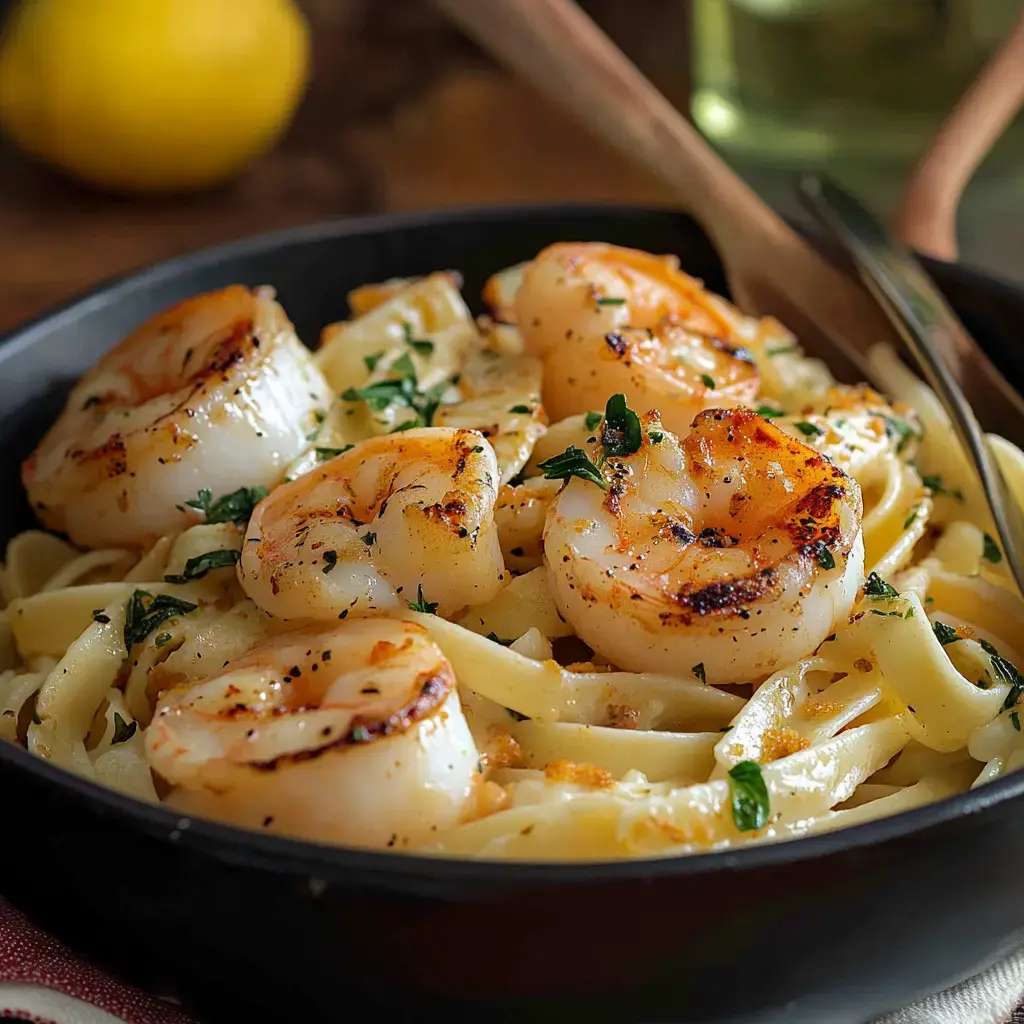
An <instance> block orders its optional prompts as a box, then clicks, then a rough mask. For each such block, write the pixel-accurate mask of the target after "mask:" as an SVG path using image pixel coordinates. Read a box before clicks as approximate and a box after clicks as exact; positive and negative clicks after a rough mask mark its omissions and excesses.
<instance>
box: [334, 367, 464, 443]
mask: <svg viewBox="0 0 1024 1024" xmlns="http://www.w3.org/2000/svg"><path fill="white" fill-rule="evenodd" d="M390 372H391V373H393V374H398V376H397V377H391V378H389V379H387V380H379V381H377V382H376V383H374V384H367V385H366V387H362V388H347V389H346V390H345V391H343V392H342V393H341V397H342V399H343V400H344V401H346V402H366V404H367V405H368V406H369V407H370V409H371V411H372V412H380V411H381V410H383V409H386V408H387V407H388V406H389V405H398V406H405V407H407V408H409V409H412V410H413V412H415V413H416V416H417V422H418V425H421V426H425V427H429V426H432V425H433V422H434V413H435V412H437V407H438V406H439V405H440V404H441V396H442V395H443V394H444V392H445V389H446V388H447V387H448V381H441V383H440V384H435V385H434V386H433V387H430V388H427V389H426V390H425V391H421V390H420V389H419V387H418V385H417V382H416V368H415V367H414V366H413V364H412V360H411V359H410V358H409V353H408V352H406V353H404V354H403V355H402V357H401V358H400V359H396V360H395V362H394V363H393V364H392V365H391V369H390ZM403 425H404V424H403Z"/></svg>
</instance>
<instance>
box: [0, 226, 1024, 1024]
mask: <svg viewBox="0 0 1024 1024" xmlns="http://www.w3.org/2000/svg"><path fill="white" fill-rule="evenodd" d="M565 239H576V240H596V239H603V240H607V241H611V242H618V243H623V244H628V245H634V246H637V247H640V248H644V249H649V250H653V251H656V252H674V253H678V254H680V256H681V257H682V259H683V263H684V266H685V267H686V269H687V270H688V271H690V272H691V273H694V274H696V275H698V276H700V277H703V278H704V279H705V280H706V281H707V282H708V283H709V285H710V286H711V287H712V288H714V289H718V290H724V288H725V282H724V280H723V277H722V271H721V266H720V265H719V263H718V261H717V258H716V256H715V254H714V251H713V250H712V248H711V246H710V245H709V244H708V241H707V239H706V238H705V236H704V235H703V234H701V232H700V231H699V230H698V229H697V228H696V227H695V225H694V224H693V222H692V221H690V220H688V219H687V218H685V217H683V216H680V215H678V214H675V213H671V212H665V211H659V210H644V209H630V208H619V207H606V206H599V207H593V206H589V207H546V208H513V209H502V210H478V211H467V212H459V213H446V214H433V215H426V216H402V217H382V218H375V219H372V220H366V221H346V222H343V223H339V224H329V225H325V226H317V227H311V228H300V229H298V230H293V231H286V232H281V233H278V234H274V235H268V236H265V237H261V238H257V239H253V240H249V241H244V242H240V243H237V244H233V245H228V246H224V247H221V248H218V249H214V250H210V251H207V252H203V253H199V254H197V255H194V256H188V257H185V258H183V259H179V260H175V261H172V262H170V263H165V264H163V265H161V266H158V267H155V268H153V269H151V270H147V271H143V272H142V273H140V274H135V275H133V276H131V277H128V278H125V279H123V280H120V281H118V282H115V283H113V284H110V285H107V286H106V287H103V288H101V289H99V290H98V291H95V292H93V293H92V294H91V295H89V296H87V297H86V298H84V299H81V300H79V301H77V302H74V303H72V304H71V305H69V306H66V307H64V308H63V309H61V310H59V311H57V312H55V313H53V314H51V315H50V316H48V317H45V318H43V319H42V320H39V321H37V322H35V323H33V324H30V325H28V326H27V327H24V328H22V329H21V330H19V331H17V332H15V333H14V334H13V335H10V336H8V337H7V338H6V339H5V340H4V341H3V342H2V344H0V480H2V481H3V483H4V485H5V486H7V487H10V488H11V490H10V491H9V492H7V493H8V498H7V499H6V501H5V502H4V503H3V506H2V508H0V538H2V537H5V536H9V535H10V534H12V533H13V532H15V531H16V530H18V529H21V528H23V527H25V526H27V525H28V524H29V523H30V522H31V516H30V513H29V510H28V508H27V506H26V504H25V501H24V498H23V496H22V490H21V485H20V481H19V476H18V465H19V462H20V460H21V459H22V458H23V457H24V456H25V455H26V454H27V453H28V452H29V450H30V449H31V448H32V447H33V445H34V443H35V442H36V440H37V439H38V437H39V436H40V434H41V432H42V431H43V429H44V428H45V426H46V424H47V423H48V422H49V421H50V420H51V419H52V417H53V416H54V415H55V414H56V412H57V411H58V409H59V408H60V405H61V401H62V398H63V395H64V394H65V392H66V390H67V388H68V386H69V385H70V383H71V382H72V381H73V380H74V379H75V378H76V377H77V376H78V375H79V374H80V373H82V372H83V371H84V370H85V369H86V368H87V367H88V366H89V364H90V363H92V361H93V360H94V359H95V358H96V357H97V356H99V355H100V353H101V352H103V351H104V350H105V349H106V348H107V347H109V346H110V345H111V344H112V343H113V342H114V341H115V340H116V339H117V338H119V337H120V336H122V335H123V334H124V333H126V332H127V331H128V330H129V329H130V328H131V327H132V326H134V325H135V324H136V323H138V322H139V321H140V320H142V319H143V318H144V317H146V316H149V315H150V314H152V313H154V312H156V311H157V310H159V309H161V308H162V307H164V306H166V305H168V304H169V303H171V302H173V301H176V300H178V299H182V298H185V297H187V296H189V295H193V294H195V293H197V292H201V291H205V290H208V289H211V288H217V287H221V286H223V285H227V284H230V283H233V282H240V283H244V284H249V285H258V284H264V283H269V284H273V285H274V286H275V287H276V288H277V290H278V294H279V296H280V299H281V301H282V302H283V304H284V307H285V309H286V310H287V311H288V312H289V314H290V315H291V316H292V318H293V319H294V321H295V323H296V326H297V327H298V330H299V333H300V335H301V336H302V337H303V338H305V339H307V340H311V339H314V338H316V337H317V334H318V331H319V329H320V327H321V326H322V325H324V324H325V323H328V322H329V321H331V320H332V319H337V318H339V317H342V316H343V315H344V314H345V312H346V303H345V293H346V290H347V289H349V288H351V287H353V286H355V285H357V284H360V283H363V282H366V281H375V280H383V279H385V278H388V277H392V276H395V275H411V274H419V273H423V272H426V271H429V270H435V269H439V268H458V269H460V270H461V271H463V273H464V274H465V277H466V294H467V296H468V297H470V298H473V297H475V296H477V295H479V292H480V288H481V286H482V284H483V282H484V280H485V278H486V276H487V275H488V274H489V273H491V272H492V271H495V270H497V269H499V268H501V267H503V266H507V265H509V264H511V263H515V262H517V261H519V260H522V259H525V258H528V257H530V256H532V255H534V254H535V253H536V252H537V251H538V250H539V249H540V248H541V247H542V246H543V245H545V244H547V243H549V242H553V241H557V240H565ZM931 269H932V271H933V273H934V274H935V276H936V278H937V279H938V281H939V283H940V284H941V285H942V287H943V289H944V290H945V292H946V294H947V296H948V297H949V298H950V299H951V300H952V302H953V304H954V305H955V306H956V308H957V310H958V312H959V313H960V314H961V316H962V317H963V318H964V320H965V321H966V323H967V325H968V327H969V328H970V329H971V330H972V331H973V332H974V333H975V335H976V336H977V337H978V338H979V340H981V341H982V343H983V344H984V345H985V346H986V348H988V350H989V351H990V353H991V354H992V356H993V358H994V359H995V360H996V362H997V363H999V365H1000V366H1001V368H1002V369H1003V370H1004V372H1005V373H1006V374H1007V375H1008V376H1009V377H1010V379H1011V380H1016V381H1018V382H1021V381H1024V365H1022V362H1024V360H1022V356H1021V355H1020V354H1019V353H1018V351H1017V348H1016V343H1017V335H1018V325H1019V323H1020V322H1021V320H1022V319H1024V291H1022V290H1020V289H1017V288H1015V287H1013V286H1010V285H1008V284H1005V283H1000V282H997V281H994V280H992V279H991V278H989V277H986V276H984V275H981V274H978V273H975V272H971V271H968V270H965V269H962V268H958V267H955V266H945V265H934V266H932V267H931ZM1016 440H1018V441H1020V440H1022V438H1017V439H1016ZM0 785H2V789H0V793H2V801H3V803H2V807H3V815H4V817H3V822H4V828H3V832H4V835H3V839H2V842H0V885H2V886H3V890H4V892H5V894H6V895H7V897H8V898H9V899H11V900H12V901H13V902H14V903H16V904H17V905H19V906H21V907H22V908H23V909H25V910H26V911H27V912H28V913H29V914H30V915H32V916H33V917H34V919H35V920H36V921H37V922H39V923H40V924H41V925H42V926H44V927H46V928H48V929H50V930H51V931H53V932H55V933H57V934H58V935H60V936H61V937H63V938H65V939H66V940H67V941H69V942H70V943H71V944H73V945H74V946H75V947H76V948H77V949H79V950H81V951H82V952H84V953H85V954H87V955H89V956H91V957H93V958H94V959H96V960H97V961H99V962H100V963H102V964H103V965H104V966H106V967H108V968H112V969H114V970H116V971H117V972H119V973H120V974H122V975H123V976H125V977H127V978H129V979H131V980H133V981H135V982H136V983H137V984H139V985H142V986H145V987H148V988H151V989H156V990H159V991H164V992H173V993H175V994H177V995H178V996H179V997H180V998H181V999H183V1000H184V1001H185V1003H186V1005H187V1006H188V1007H189V1008H190V1009H192V1010H193V1012H195V1013H197V1014H199V1015H201V1016H203V1017H205V1018H206V1019H208V1020H209V1019H218V1020H250V1021H257V1020H289V1021H294V1020H300V1019H312V1020H341V1019H344V1018H346V1017H347V1016H349V1015H351V1014H353V1013H356V1012H364V1011H366V1010H370V1011H371V1012H376V1013H383V1014H384V1015H386V1017H385V1019H390V1020H405V1019H409V1020H417V1021H419V1020H422V1019H423V1018H424V1017H428V1016H430V1015H431V1014H440V1013H445V1014H447V1015H448V1018H449V1019H457V1020H462V1019H465V1020H481V1019H487V1020H494V1021H498V1020H509V1021H512V1020H515V1021H517V1022H521V1021H523V1020H552V1021H555V1020H557V1021H563V1020H567V1019H572V1020H576V1019H581V1020H582V1019H586V1020H588V1021H599V1020H626V1021H654V1020H659V1021H662V1020H671V1021H693V1022H697V1021H715V1022H724V1021H736V1022H739V1021H758V1022H771V1021H786V1022H789V1024H793V1022H813V1024H820V1022H825V1021H827V1022H829V1024H854V1022H863V1021H867V1020H869V1019H870V1018H871V1017H873V1016H875V1015H876V1014H879V1013H881V1012H883V1011H886V1010H890V1009H893V1008H895V1007H897V1006H900V1005H902V1004H905V1003H908V1002H910V1001H912V1000H914V999H916V998H918V997H920V996H922V995H924V994H926V993H929V992H932V991H935V990H937V989H939V988H941V987H944V986H946V985H949V984H952V983H954V982H956V981H958V980H960V979H962V978H964V977H966V976H968V975H969V974H971V973H973V972H975V971H977V970H979V969H981V968H983V967H985V966H986V965H987V964H989V963H991V962H992V961H993V960H994V959H996V958H997V957H999V956H1000V955H1002V954H1004V953H1005V952H1007V951H1008V949H1009V948H1010V947H1011V945H1013V944H1015V943H1016V942H1017V941H1019V940H1020V939H1021V938H1022V937H1024V935H1022V933H1024V889H1022V887H1021V886H1020V884H1019V864H1020V863H1021V860H1022V859H1024V798H1022V797H1024V773H1022V774H1018V775H1015V776H1012V777H1010V778H1007V779H1005V780H1001V781H998V782H996V783H994V784H992V785H990V786H988V787H986V788H984V789H981V790H978V791H976V792H973V793H969V794H965V795H963V796H960V797H956V798H955V799H952V800H948V801H945V802H942V803H939V804H936V805H933V806H931V807H926V808H922V809H920V810H917V811H913V812H911V813H908V814H905V815H901V816H899V817H896V818H892V819H888V820H885V821H878V822H872V823H869V824H866V825H862V826H859V827H857V828H853V829H850V830H848V831H845V832H838V833H833V834H830V835H824V836H820V837H815V838H811V839H802V840H799V841H797V842H792V843H785V844H779V845H775V846H765V847H761V848H756V849H750V850H744V851H740V852H738V853H722V854H711V855H704V856H698V857H690V858H682V859H677V860H660V861H654V862H646V863H643V862H641V863H614V864H605V865H602V864H591V865H583V866H572V865H529V864H525V865H508V864H487V863H473V862H455V861H440V860H430V859H426V858H416V857H409V856H395V855H387V854H373V853H360V852H355V851H350V850H344V849H338V848H332V847H326V846H317V845H314V844H309V843H301V842H294V841H290V840H286V839H276V838H272V837H268V836H264V835H256V834H249V833H246V832H241V831H237V830H235V829H232V828H228V827H224V826H221V825H217V824H213V823H209V822H204V821H195V820H193V821H191V822H190V821H185V820H179V819H178V818H177V817H176V816H175V815H173V814H170V813H168V812H166V811H164V810H163V809H161V808H154V807H148V806H144V805H142V804H139V803H136V802H134V801H133V800H131V799H129V798H127V797H124V796H120V795H118V794H116V793H112V792H108V791H106V790H103V789H101V788H99V787H97V786H94V785H93V784H91V783H89V782H86V781H83V780H81V779H78V778H76V777H74V776H72V775H69V774H67V773H65V772H64V771H62V770H60V769H57V768H55V767H53V766H51V765H49V764H47V763H46V762H44V761H41V760H38V759H35V758H33V757H31V756H30V755H29V754H27V753H26V752H25V751H23V750H21V749H19V748H16V747H13V746H11V745H8V744H3V743H0Z"/></svg>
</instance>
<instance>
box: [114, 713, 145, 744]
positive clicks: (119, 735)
mask: <svg viewBox="0 0 1024 1024" xmlns="http://www.w3.org/2000/svg"><path fill="white" fill-rule="evenodd" d="M138 727H139V723H138V722H135V721H132V722H126V721H125V720H124V719H123V718H122V717H121V716H120V715H119V714H118V713H117V712H116V711H115V712H114V737H113V739H112V740H111V741H110V745H111V746H113V745H114V744H115V743H127V742H128V740H130V739H131V738H132V737H133V736H134V735H135V730H136V729H138Z"/></svg>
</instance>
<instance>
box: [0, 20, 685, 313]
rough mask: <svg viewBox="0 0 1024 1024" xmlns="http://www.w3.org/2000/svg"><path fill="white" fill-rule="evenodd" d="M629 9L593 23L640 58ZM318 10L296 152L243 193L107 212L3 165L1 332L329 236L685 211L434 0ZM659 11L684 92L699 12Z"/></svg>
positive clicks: (668, 61)
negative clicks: (482, 219) (532, 210)
mask: <svg viewBox="0 0 1024 1024" xmlns="http://www.w3.org/2000/svg"><path fill="white" fill-rule="evenodd" d="M630 2H631V0H625V4H624V2H623V0H603V2H601V0H596V2H594V3H592V4H591V5H590V6H591V8H592V9H593V10H594V13H595V15H596V16H600V17H601V18H602V19H603V20H604V21H605V24H606V25H607V27H608V28H609V30H611V31H615V32H616V36H617V38H619V39H620V41H621V42H623V43H624V44H628V45H634V46H635V45H637V44H636V38H635V30H634V34H633V36H631V35H630V32H631V27H633V23H634V22H635V19H633V20H632V21H631V20H630V18H629V17H628V15H629V6H628V5H629V3H630ZM304 3H305V6H306V8H307V11H308V13H309V15H310V17H311V19H312V21H313V23H314V27H315V32H314V50H315V54H314V69H315V70H314V77H313V82H312V84H311V86H310V89H309V91H308V93H307V95H306V98H305V100H304V103H303V105H302V107H301V108H300V111H299V113H298V116H297V117H296V119H295V121H294V123H293V125H292V127H291V129H290V131H289V133H288V135H287V137H286V138H285V139H284V140H283V141H282V142H281V144H280V145H279V146H278V147H277V148H276V149H275V150H274V151H273V152H271V153H270V154H268V155H267V156H266V157H265V158H264V159H263V160H262V161H261V162H260V163H258V164H257V165H256V166H254V167H253V168H252V170H251V171H250V172H248V173H247V174H246V175H245V176H244V177H243V178H241V179H239V180H238V181H236V182H234V183H232V184H231V185H229V186H227V187H224V188H221V189H219V190H217V191H215V192H208V193H205V194H202V195H194V196H187V197H175V198H147V199H137V198H134V199H133V198H124V197H118V196H109V195H101V194H98V193H95V192H92V191H89V190H87V189H85V188H82V187H79V186H77V185H75V184H74V183H71V182H68V181H66V180H63V179H61V178H60V177H59V176H57V175H56V174H53V173H51V172H49V171H47V170H45V169H43V168H40V167H38V166H33V165H31V164H29V163H28V162H27V161H25V160H24V159H23V158H22V157H21V156H20V155H18V154H16V153H14V152H13V151H11V150H10V149H4V148H2V147H0V239H2V244H0V330H3V329H5V328H9V327H11V326H13V325H14V324H16V323H18V322H19V321H21V320H24V319H25V318H28V317H31V316H34V315H36V314H38V313H40V312H42V311H44V310H45V309H47V308H48V307H50V306H53V305H54V304H56V303H58V302H61V301H63V300H64V299H67V298H68V297H70V296H72V295H74V294H75V293H77V292H80V291H82V290H83V289H85V288H88V287H90V286H92V285H94V284H96V283H97V282H99V281H101V280H103V279H104V278H107V277H110V276H111V275H115V274H120V273H123V272H125V271H128V270H131V269H133V268H136V267H141V266H144V265H146V264H148V263H152V262H154V261H156V260H161V259H165V258H167V257H170V256H174V255H178V254H181V253H184V252H188V251H190V250H193V249H196V248H199V247H201V246H206V245H211V244H215V243H218V242H222V241H227V240H229V239H233V238H238V237H241V236H244V235H248V234H254V233H257V232H260V231H266V230H271V229H274V228H280V227H285V226H288V225H294V224H301V223H307V222H310V221H314V220H319V219H323V218H330V217H339V216H346V215H351V214H366V213H374V212H379V211H384V210H408V209H422V208H427V207H435V206H445V205H458V204H466V203H487V202H503V201H520V200H522V201H529V200H535V201H543V200H559V199H577V200H587V199H606V200H612V199H616V200H623V201H657V202H664V201H668V199H669V196H668V195H667V193H666V192H665V190H664V189H663V188H662V187H661V186H660V185H659V184H657V183H656V182H654V181H652V180H651V179H650V178H648V177H647V176H646V175H645V174H644V173H641V172H639V171H637V170H636V169H634V168H633V167H632V166H631V165H630V164H629V163H627V162H626V161H625V160H624V159H622V158H621V157H619V156H617V155H616V154H614V153H612V152H610V151H609V150H608V149H607V148H606V147H605V146H604V145H603V144H602V143H600V142H598V141H596V140H594V139H593V138H592V137H590V136H589V135H588V134H586V133H585V132H584V131H583V130H582V129H580V128H578V127H576V125H575V124H573V123H571V122H570V121H568V120H567V119H566V118H565V117H564V116H562V115H561V114H560V113H558V112H557V111H555V110H554V109H552V108H551V107H550V106H549V105H548V104H547V103H545V102H544V101H543V100H541V99H540V98H539V97H537V96H536V95H535V94H533V93H532V92H531V91H530V90H529V89H527V88H526V87H524V86H522V85H520V84H519V83H518V82H516V81H514V80H513V79H512V78H511V77H510V76H509V75H508V74H506V73H505V72H503V71H501V70H499V69H497V68H496V67H494V66H493V65H492V64H491V63H490V62H489V61H488V60H486V59H485V58H484V57H483V56H482V55H481V54H479V53H478V52H477V51H476V50H475V49H474V48H473V47H472V46H471V45H470V44H469V43H468V42H466V41H465V40H463V39H461V37H459V36H458V35H457V34H456V33H455V31H454V30H453V29H451V28H449V27H448V26H447V25H446V24H445V23H444V22H443V21H442V19H441V18H440V16H439V15H438V14H436V13H435V12H434V11H433V9H432V8H431V7H430V6H429V4H427V3H425V2H423V0H388V3H387V5H386V8H387V10H386V13H385V12H384V11H383V8H384V6H385V5H382V4H376V3H374V0H304ZM644 4H645V7H644V10H645V15H646V23H645V31H644V33H643V35H642V36H641V37H639V38H640V40H641V41H640V43H639V44H638V45H639V46H640V48H641V50H642V51H643V52H642V53H641V54H640V55H639V56H640V57H642V58H643V61H644V63H645V64H646V66H647V68H648V70H649V73H651V74H652V76H653V77H655V78H656V79H657V78H658V77H659V73H661V78H662V80H661V81H660V82H659V84H660V85H662V87H663V88H666V89H668V90H669V91H671V89H672V88H673V87H674V88H676V89H678V88H679V87H680V85H679V83H680V79H679V72H678V68H679V67H681V66H682V64H681V61H680V54H681V53H682V52H684V48H685V41H684V39H683V37H682V36H681V35H680V34H679V26H680V24H681V17H680V12H681V11H682V5H681V4H680V3H679V0H644ZM659 18H660V19H662V23H660V24H659V21H658V19H659ZM673 33H675V35H673ZM631 40H632V42H631ZM665 69H669V70H668V73H667V74H666V73H664V72H665Z"/></svg>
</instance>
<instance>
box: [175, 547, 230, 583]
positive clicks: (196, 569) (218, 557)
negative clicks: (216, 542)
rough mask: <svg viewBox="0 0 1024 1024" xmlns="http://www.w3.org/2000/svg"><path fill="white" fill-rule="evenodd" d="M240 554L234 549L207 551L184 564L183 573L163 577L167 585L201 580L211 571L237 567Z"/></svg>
mask: <svg viewBox="0 0 1024 1024" xmlns="http://www.w3.org/2000/svg"><path fill="white" fill-rule="evenodd" d="M241 556H242V553H241V552H240V551H236V550H235V549H234V548H227V549H222V550H219V551H207V552H205V553H204V554H201V555H196V556H195V557H194V558H190V559H189V560H188V561H187V562H186V563H185V569H184V572H182V573H180V574H176V575H170V576H165V577H164V579H165V580H166V581H167V582H168V583H187V582H188V581H189V580H201V579H202V578H203V577H204V576H205V575H206V574H207V573H208V572H209V571H210V570H211V569H224V568H226V567H227V566H229V565H237V564H238V559H239V558H241Z"/></svg>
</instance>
